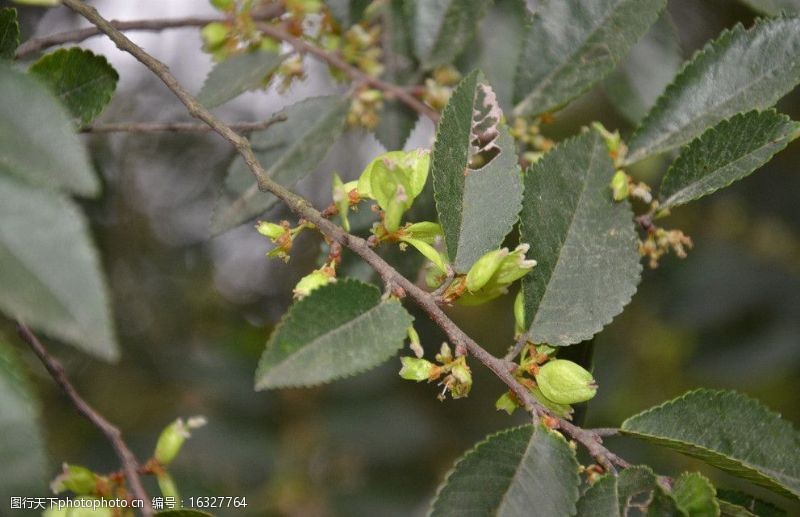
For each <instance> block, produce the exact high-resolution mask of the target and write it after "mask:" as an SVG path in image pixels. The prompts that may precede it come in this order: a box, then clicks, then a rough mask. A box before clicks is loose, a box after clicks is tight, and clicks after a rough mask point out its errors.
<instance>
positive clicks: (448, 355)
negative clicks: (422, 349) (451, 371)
mask: <svg viewBox="0 0 800 517" xmlns="http://www.w3.org/2000/svg"><path fill="white" fill-rule="evenodd" d="M436 360H437V361H439V362H440V363H442V364H447V363H451V362H452V361H453V351H452V350H450V345H448V344H447V342H446V341H445V342H442V346H441V347H440V348H439V353H438V354H436Z"/></svg>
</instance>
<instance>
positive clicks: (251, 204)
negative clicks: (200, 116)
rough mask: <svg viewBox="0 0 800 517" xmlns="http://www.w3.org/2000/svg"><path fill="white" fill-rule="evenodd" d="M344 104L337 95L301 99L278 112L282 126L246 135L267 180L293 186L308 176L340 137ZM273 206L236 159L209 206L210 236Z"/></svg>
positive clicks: (344, 114)
mask: <svg viewBox="0 0 800 517" xmlns="http://www.w3.org/2000/svg"><path fill="white" fill-rule="evenodd" d="M349 105H350V104H349V102H348V100H347V98H345V97H342V96H338V95H331V96H326V97H313V98H310V99H305V100H303V101H300V102H298V103H297V104H293V105H292V106H289V107H288V108H286V109H285V110H283V111H282V112H281V113H283V114H284V115H285V116H286V121H285V122H280V123H278V124H275V125H273V126H270V127H269V128H267V129H265V130H263V131H257V132H254V133H253V134H252V136H251V137H250V141H251V143H252V146H253V150H254V151H255V153H256V157H257V158H258V160H259V162H261V165H263V166H264V168H265V169H266V170H267V172H268V174H269V176H270V177H271V178H272V179H273V180H275V181H277V182H278V183H280V184H281V185H283V186H285V187H292V186H294V184H295V183H297V182H298V181H300V179H302V178H303V177H305V176H306V175H308V174H309V173H310V172H312V171H313V170H314V169H315V168H316V167H317V166H318V165H319V162H321V161H322V159H323V158H324V157H325V155H326V154H327V153H328V150H329V149H330V148H331V146H333V144H334V142H335V141H336V139H337V138H339V136H340V135H341V134H342V131H343V130H344V122H345V117H346V116H347V110H348V108H349ZM277 202H278V198H276V197H275V196H273V195H272V194H268V193H264V192H260V191H259V190H258V185H256V182H255V180H254V179H253V174H252V173H251V172H250V169H248V168H247V165H245V163H244V161H243V160H242V159H241V158H237V159H236V160H235V161H234V162H233V164H232V165H231V167H230V169H229V170H228V177H227V178H226V179H225V185H224V186H223V188H222V192H221V193H220V197H219V199H217V203H216V205H215V207H214V215H213V217H212V220H211V232H212V233H215V234H216V233H221V232H224V231H225V230H228V229H230V228H234V227H236V226H238V225H240V224H242V223H243V222H245V221H247V220H249V219H252V218H253V217H255V216H257V215H260V214H262V213H264V212H265V211H267V210H268V209H269V208H271V207H272V206H274V205H275V204H276V203H277Z"/></svg>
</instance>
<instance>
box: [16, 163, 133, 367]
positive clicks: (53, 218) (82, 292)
mask: <svg viewBox="0 0 800 517" xmlns="http://www.w3.org/2000/svg"><path fill="white" fill-rule="evenodd" d="M0 309H2V311H3V312H5V313H6V314H8V315H9V317H11V318H19V319H21V320H22V321H24V322H26V323H28V324H30V325H31V326H33V327H35V328H37V329H40V330H42V331H44V332H45V333H47V334H49V335H51V336H53V337H55V338H58V339H61V340H64V341H66V342H69V343H71V344H72V345H75V346H76V347H77V348H80V349H81V350H83V351H85V352H88V353H90V354H92V355H95V356H97V357H99V358H101V359H105V360H114V359H116V358H117V357H118V355H119V350H118V347H117V343H116V339H115V336H114V331H113V323H112V318H111V313H110V310H109V304H108V295H107V292H106V286H105V282H104V277H103V272H102V269H101V267H100V260H99V258H98V256H97V253H96V251H95V249H94V246H93V244H92V241H91V238H90V236H89V228H88V224H87V223H86V220H85V219H84V216H83V214H82V213H81V211H80V210H79V209H78V208H77V207H76V206H75V204H74V203H73V202H72V200H70V199H69V198H66V197H64V196H62V195H58V194H56V193H52V192H49V191H47V190H42V189H37V188H32V187H30V186H28V185H25V184H23V183H21V182H19V181H17V180H15V179H14V178H10V177H8V176H2V175H0Z"/></svg>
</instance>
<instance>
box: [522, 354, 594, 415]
mask: <svg viewBox="0 0 800 517" xmlns="http://www.w3.org/2000/svg"><path fill="white" fill-rule="evenodd" d="M536 383H537V384H538V385H539V389H540V390H542V394H543V395H544V396H545V397H547V398H548V399H549V400H551V401H553V402H555V403H556V404H577V403H579V402H585V401H587V400H589V399H591V398H592V397H594V396H595V394H596V393H597V383H595V380H594V378H592V374H591V373H589V371H587V370H586V369H585V368H583V367H582V366H581V365H579V364H577V363H573V362H572V361H568V360H566V359H554V360H552V361H548V362H547V363H545V364H544V365H542V367H541V368H539V372H538V373H537V374H536Z"/></svg>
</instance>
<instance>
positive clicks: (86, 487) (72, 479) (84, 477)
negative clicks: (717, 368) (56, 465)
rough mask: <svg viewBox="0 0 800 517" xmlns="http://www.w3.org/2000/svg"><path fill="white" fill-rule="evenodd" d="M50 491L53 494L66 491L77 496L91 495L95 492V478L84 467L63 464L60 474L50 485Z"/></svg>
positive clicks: (92, 473)
mask: <svg viewBox="0 0 800 517" xmlns="http://www.w3.org/2000/svg"><path fill="white" fill-rule="evenodd" d="M50 489H51V490H52V491H53V493H54V494H60V493H61V492H64V491H66V490H69V491H71V492H72V493H73V494H77V495H87V494H91V493H93V492H94V491H95V490H97V476H96V475H95V473H94V472H92V471H91V470H89V469H87V468H86V467H81V466H80V465H68V464H66V463H64V465H63V467H62V472H61V474H59V475H58V476H57V477H56V478H55V479H54V480H53V482H52V483H50Z"/></svg>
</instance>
